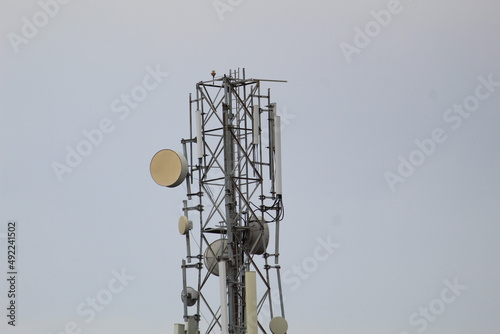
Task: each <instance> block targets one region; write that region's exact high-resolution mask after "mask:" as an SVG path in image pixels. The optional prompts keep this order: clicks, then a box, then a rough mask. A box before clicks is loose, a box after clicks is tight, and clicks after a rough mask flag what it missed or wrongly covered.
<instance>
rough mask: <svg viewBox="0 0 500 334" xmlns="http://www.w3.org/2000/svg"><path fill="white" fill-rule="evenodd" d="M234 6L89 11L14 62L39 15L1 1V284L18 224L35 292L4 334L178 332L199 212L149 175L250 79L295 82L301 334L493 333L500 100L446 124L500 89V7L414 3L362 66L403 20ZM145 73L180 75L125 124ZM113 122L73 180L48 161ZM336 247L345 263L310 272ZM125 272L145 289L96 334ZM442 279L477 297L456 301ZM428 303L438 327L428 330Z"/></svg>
mask: <svg viewBox="0 0 500 334" xmlns="http://www.w3.org/2000/svg"><path fill="white" fill-rule="evenodd" d="M44 1H48V0H42V2H44ZM221 3H226V4H227V2H226V1H225V0H221ZM232 3H233V5H228V4H227V6H229V7H226V9H228V8H230V9H231V10H228V11H226V12H224V13H222V14H221V16H219V15H218V13H217V10H216V9H215V7H214V3H213V2H212V0H203V1H202V0H175V1H159V0H144V1H131V0H108V1H76V0H73V1H70V2H69V3H68V4H65V5H60V8H59V12H58V13H57V14H55V15H54V17H51V18H49V20H48V22H47V23H46V25H45V26H43V27H40V28H38V33H37V34H36V35H35V36H33V37H31V38H28V39H27V40H26V43H24V44H21V45H19V47H18V52H16V50H15V48H14V47H13V45H12V43H11V41H10V40H9V34H10V33H15V34H17V35H19V36H22V32H21V30H22V28H23V25H24V24H26V23H25V22H26V21H23V18H27V20H29V21H31V22H32V21H33V15H36V13H37V12H39V11H40V10H41V7H40V5H39V4H38V2H37V1H32V0H29V1H22V2H18V1H13V0H1V3H0V37H1V44H0V71H1V72H0V78H1V79H0V84H1V86H0V108H1V109H0V110H1V111H0V163H1V167H0V186H1V188H0V233H1V234H0V242H1V244H0V247H1V248H0V249H1V251H0V267H1V272H2V273H3V274H2V275H0V276H1V277H5V276H4V275H5V272H6V271H7V267H6V240H5V233H6V229H7V222H8V221H9V220H11V219H15V220H17V221H18V224H19V227H18V240H17V242H18V249H19V251H18V262H17V263H18V271H19V277H18V288H17V289H18V300H17V302H18V317H17V326H16V328H12V327H11V326H8V325H7V318H6V316H5V314H6V306H7V282H6V280H5V279H2V281H3V283H2V284H0V295H1V297H0V301H1V308H0V309H2V310H3V311H1V312H0V319H2V320H1V321H0V332H1V333H22V334H31V333H37V334H49V333H54V334H56V333H59V332H62V331H63V330H64V326H65V325H66V324H68V323H70V322H75V323H76V324H77V325H78V326H79V328H80V329H81V330H82V333H85V334H98V333H123V334H132V333H172V332H173V324H174V323H176V322H181V321H182V303H181V301H180V291H181V287H182V284H181V271H180V261H181V258H182V256H184V254H185V249H184V240H183V238H181V237H180V236H179V234H178V232H177V219H178V217H179V215H180V214H181V211H180V206H181V203H182V200H183V199H184V198H185V197H184V190H183V189H182V188H181V187H179V188H176V189H167V188H162V187H159V186H157V185H156V184H155V183H154V182H153V180H152V179H151V176H150V174H149V163H150V160H151V158H152V156H153V155H154V154H155V153H156V152H157V151H158V150H160V149H163V148H173V149H180V148H181V146H180V139H181V138H187V137H188V135H189V125H188V110H189V104H188V94H189V93H190V92H194V91H195V84H196V82H198V81H201V80H208V79H210V78H211V76H210V72H211V71H212V70H216V71H217V73H218V75H222V74H224V73H228V71H229V69H237V68H243V67H245V68H246V73H247V77H254V78H270V79H284V80H288V83H286V84H270V85H269V87H271V93H272V96H273V100H274V101H276V102H277V103H278V107H279V110H280V113H281V114H282V123H283V124H284V129H283V139H282V145H283V174H284V175H283V177H284V180H283V183H284V186H283V188H284V203H285V206H286V217H285V220H284V222H283V224H282V233H283V234H282V239H281V248H282V249H281V250H282V257H281V263H282V267H283V270H284V271H288V275H289V278H290V279H291V278H293V277H295V278H296V277H298V276H297V275H296V274H294V272H293V268H302V270H303V269H304V266H306V267H307V266H309V267H307V268H309V271H310V273H307V277H306V278H302V279H300V284H298V285H297V284H291V283H290V281H288V282H284V293H285V296H286V305H285V306H286V313H287V318H288V321H289V333H306V332H308V333H339V334H354V333H356V334H358V333H371V334H400V333H402V332H407V333H409V334H414V333H419V330H421V331H420V332H425V333H428V334H432V333H439V334H470V333H478V334H491V333H496V332H497V331H498V328H499V327H500V318H499V317H498V310H499V309H500V302H499V300H500V289H499V287H498V286H499V285H498V283H499V282H500V267H499V263H500V242H499V241H500V235H499V233H500V227H499V223H500V212H499V209H498V208H499V204H500V191H499V187H500V173H499V170H500V154H499V152H500V141H499V139H500V132H499V122H500V114H499V108H500V87H496V88H495V91H494V92H492V93H491V94H490V96H489V97H488V98H486V99H485V100H483V101H480V104H479V106H478V108H476V110H475V111H473V112H471V114H470V116H469V117H468V118H466V119H463V122H462V123H461V124H460V126H458V127H457V128H456V129H453V127H452V126H453V125H454V124H457V123H455V122H446V120H445V119H444V118H443V116H444V115H446V111H447V110H448V109H450V108H453V105H454V104H461V103H463V102H464V100H465V99H467V98H468V97H470V96H471V95H473V94H474V92H475V89H476V87H477V86H478V85H479V84H480V81H479V79H478V78H479V77H481V76H482V77H483V78H488V76H490V75H491V76H492V80H493V81H496V82H500V62H499V59H500V39H499V38H498V37H499V35H498V34H499V31H500V21H499V20H498V18H499V17H500V4H499V3H498V2H497V1H493V0H480V1H464V0H454V1H451V0H443V1H430V0H418V1H417V0H414V1H410V0H401V4H400V13H399V14H398V15H392V17H391V20H390V22H389V23H388V24H385V25H386V26H385V27H382V28H381V29H380V32H378V34H372V35H373V36H374V37H373V38H371V41H370V43H369V44H368V45H367V46H366V47H364V48H360V49H359V52H358V53H355V54H353V55H352V57H351V61H350V62H349V61H348V60H347V59H346V57H345V56H344V54H343V52H342V50H341V47H340V45H341V43H349V44H351V45H354V43H355V42H354V38H355V29H356V27H358V28H360V29H364V28H365V25H366V24H367V23H369V22H370V21H373V20H374V17H373V15H372V14H370V12H371V11H376V12H378V11H380V10H382V9H386V8H387V6H388V3H389V1H385V0H382V1H380V0H362V1H347V0H341V1H325V0H323V1H317V0H316V1H314V0H313V1H300V2H299V1H281V0H280V1H262V0H258V1H251V0H244V1H240V2H238V1H233V2H232ZM369 26H370V24H369ZM375 35H376V36H375ZM10 36H11V38H12V36H13V35H10ZM148 66H149V67H151V68H153V69H154V68H156V67H157V66H159V68H160V69H161V70H162V71H164V72H168V73H169V76H168V77H167V78H165V79H164V81H163V82H162V83H161V84H159V86H158V88H157V89H155V90H153V91H151V92H149V93H148V96H147V98H146V99H144V101H142V102H140V103H139V105H138V106H137V108H135V109H134V110H131V112H130V114H129V115H128V116H127V117H126V118H124V119H120V118H119V116H120V114H119V113H114V112H113V110H112V108H111V104H112V102H113V101H114V100H116V99H119V98H120V96H121V95H122V94H129V93H130V91H131V89H132V88H133V87H135V86H137V85H141V84H142V80H143V78H144V76H145V75H146V74H147V70H146V68H147V67H148ZM481 92H483V93H484V92H487V90H485V89H484V88H483V89H482V90H481ZM468 101H469V102H470V101H472V100H471V99H470V98H469V100H468ZM105 118H107V119H110V120H111V121H112V122H113V125H114V128H113V131H111V133H108V134H105V135H104V138H103V140H102V142H101V143H100V144H99V145H98V146H96V147H93V151H92V153H91V154H90V155H88V156H87V157H84V158H83V161H82V162H81V164H80V165H78V166H77V167H76V168H74V170H73V171H72V172H71V173H65V174H64V175H63V176H62V181H60V180H58V177H57V176H56V173H55V172H54V170H53V167H52V164H53V163H54V162H59V163H65V157H66V155H67V147H68V146H69V147H71V148H73V149H76V147H77V145H78V143H79V142H81V141H82V140H84V139H85V136H84V134H83V133H82V131H84V130H88V131H90V130H91V129H94V128H96V127H98V126H99V123H100V122H101V120H103V119H105ZM438 128H440V129H442V131H443V132H444V134H445V136H446V141H444V142H443V143H439V144H436V148H435V150H434V151H433V152H432V154H430V155H428V156H427V155H426V156H425V158H424V159H425V160H424V161H423V163H422V164H421V165H420V166H418V167H416V168H415V171H414V172H413V173H412V175H410V176H408V177H407V178H404V183H397V184H396V185H395V187H394V190H395V191H391V188H390V186H389V185H388V183H387V181H386V179H385V176H384V174H385V173H386V172H387V171H389V172H392V173H397V169H398V166H399V164H400V161H401V160H400V157H402V158H404V159H408V158H409V157H410V155H411V154H412V153H413V152H414V151H415V150H417V149H418V147H417V146H416V144H415V141H416V140H424V139H426V138H430V137H431V134H432V132H433V131H434V130H435V129H438ZM417 155H418V153H414V155H413V156H414V157H416V156H417ZM328 237H329V238H331V240H334V241H335V242H336V243H338V244H340V246H339V247H338V249H336V250H335V252H334V253H333V254H331V255H330V256H329V257H328V258H327V259H326V260H324V261H319V262H318V261H317V260H313V259H314V254H315V249H316V247H317V246H318V245H319V244H320V243H319V241H318V238H321V239H323V240H326V239H327V238H328ZM314 263H317V266H314V267H311V264H314ZM123 268H124V270H125V271H126V272H127V274H129V275H133V276H134V277H135V279H134V280H132V281H130V282H129V284H128V285H127V286H126V287H125V288H124V290H123V291H122V292H121V293H118V294H115V295H113V300H112V301H111V302H110V303H109V304H108V305H106V306H105V307H104V310H103V311H102V312H100V313H98V314H97V316H96V318H95V320H93V321H91V322H90V323H86V322H85V321H84V318H83V317H81V316H79V315H78V314H77V311H76V309H77V306H78V305H79V304H80V303H82V302H83V303H84V302H85V301H86V299H87V298H88V297H96V295H97V294H98V293H99V291H101V290H102V289H105V288H107V286H108V282H109V281H110V279H112V277H113V274H112V271H113V270H117V271H121V270H122V269H123ZM311 268H312V269H311ZM446 280H448V281H450V282H453V281H454V280H457V282H458V283H459V284H460V285H463V286H466V288H465V289H464V290H462V291H461V292H460V295H459V296H455V297H456V298H455V299H454V301H453V302H452V303H449V304H442V303H441V304H440V302H439V300H440V299H441V298H442V297H441V293H442V292H443V290H444V289H446V284H445V283H444V282H445V281H446ZM294 282H296V280H294ZM451 295H452V294H448V295H446V296H451ZM440 305H444V309H439V308H437V309H436V307H438V306H440ZM429 306H432V307H434V310H435V311H436V310H437V311H438V312H436V313H439V314H435V315H433V314H432V313H431V316H432V319H433V320H432V321H430V320H429V321H426V320H422V319H425V317H423V316H422V315H420V314H419V312H421V310H422V309H423V308H429ZM419 310H420V311H419ZM415 312H417V313H416V316H415V314H414V313H415ZM412 315H413V317H414V318H413V319H414V320H418V321H420V324H421V325H418V326H416V325H415V323H412V322H411V320H410V318H411V317H412ZM422 322H424V323H426V322H427V323H426V327H427V328H426V329H425V330H422V329H423V325H422Z"/></svg>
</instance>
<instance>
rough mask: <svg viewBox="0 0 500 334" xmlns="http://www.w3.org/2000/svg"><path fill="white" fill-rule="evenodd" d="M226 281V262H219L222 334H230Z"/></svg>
mask: <svg viewBox="0 0 500 334" xmlns="http://www.w3.org/2000/svg"><path fill="white" fill-rule="evenodd" d="M226 280H227V276H226V261H219V283H220V323H221V326H222V332H221V333H222V334H228V333H229V324H228V314H227V289H226Z"/></svg>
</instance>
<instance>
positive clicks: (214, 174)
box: [150, 69, 288, 334]
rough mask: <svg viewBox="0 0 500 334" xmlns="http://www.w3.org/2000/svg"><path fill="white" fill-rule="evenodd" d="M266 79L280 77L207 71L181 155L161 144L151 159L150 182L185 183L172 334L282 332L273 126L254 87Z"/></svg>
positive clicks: (262, 94)
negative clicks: (176, 320) (177, 311)
mask: <svg viewBox="0 0 500 334" xmlns="http://www.w3.org/2000/svg"><path fill="white" fill-rule="evenodd" d="M269 82H286V81H282V80H266V79H247V78H246V77H245V70H244V69H243V70H242V71H241V76H240V70H237V71H236V70H235V71H229V75H223V76H221V77H216V73H215V71H212V79H211V80H207V81H200V82H198V83H197V84H196V94H195V95H194V96H193V94H190V95H189V124H190V129H189V138H187V139H182V140H181V144H182V152H181V151H175V150H170V149H165V150H161V151H159V152H158V153H156V154H155V155H154V157H153V159H152V160H151V165H150V171H151V175H152V177H153V179H154V181H155V182H156V183H157V184H159V185H161V186H165V187H176V186H178V185H180V184H182V183H183V182H185V185H186V190H187V194H186V196H187V199H185V200H183V214H182V216H181V217H180V219H179V224H178V225H179V233H180V234H181V235H184V236H185V239H186V253H187V255H186V256H185V258H184V259H183V260H182V266H181V268H182V284H183V285H182V291H181V301H182V304H183V315H184V323H181V324H175V325H174V333H175V334H198V333H205V334H209V333H222V334H257V333H265V334H267V333H269V332H268V331H269V330H270V332H271V333H273V334H285V333H286V332H287V329H288V324H287V321H286V320H285V309H284V304H283V291H282V287H281V276H280V269H281V267H280V264H279V256H280V252H279V237H280V222H281V221H282V219H283V216H284V207H283V201H282V176H281V175H282V174H281V122H280V116H279V115H278V114H277V108H276V103H273V102H272V100H271V91H270V89H269V88H267V89H265V88H263V87H262V84H263V83H269ZM193 222H196V223H193ZM193 286H194V287H193ZM263 318H266V319H271V320H270V322H269V323H263V321H262V320H261V319H263ZM266 322H267V321H266Z"/></svg>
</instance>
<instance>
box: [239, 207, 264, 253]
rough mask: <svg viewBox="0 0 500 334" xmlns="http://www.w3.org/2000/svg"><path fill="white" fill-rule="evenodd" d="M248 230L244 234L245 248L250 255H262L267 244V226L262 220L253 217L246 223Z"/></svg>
mask: <svg viewBox="0 0 500 334" xmlns="http://www.w3.org/2000/svg"><path fill="white" fill-rule="evenodd" d="M248 227H249V228H250V229H249V230H247V231H246V234H245V241H244V244H245V248H246V249H247V250H248V251H249V252H250V253H251V254H257V255H260V254H264V253H265V252H266V249H267V245H268V244H269V226H268V225H267V223H266V222H264V221H263V220H262V218H256V217H255V216H254V217H253V218H252V219H251V220H250V222H249V223H248Z"/></svg>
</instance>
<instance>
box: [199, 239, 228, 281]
mask: <svg viewBox="0 0 500 334" xmlns="http://www.w3.org/2000/svg"><path fill="white" fill-rule="evenodd" d="M227 258H228V251H227V242H226V239H218V240H215V241H214V242H212V243H211V244H210V246H208V247H207V249H205V254H204V255H203V259H204V260H205V266H206V267H207V269H208V271H209V272H210V273H211V274H214V275H215V276H219V265H218V264H219V261H220V260H227Z"/></svg>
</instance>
